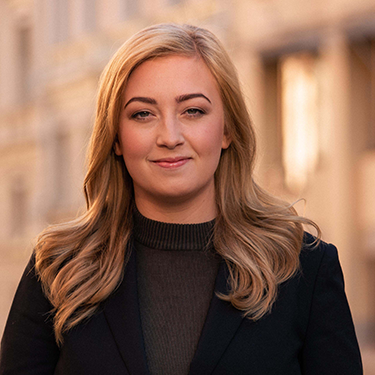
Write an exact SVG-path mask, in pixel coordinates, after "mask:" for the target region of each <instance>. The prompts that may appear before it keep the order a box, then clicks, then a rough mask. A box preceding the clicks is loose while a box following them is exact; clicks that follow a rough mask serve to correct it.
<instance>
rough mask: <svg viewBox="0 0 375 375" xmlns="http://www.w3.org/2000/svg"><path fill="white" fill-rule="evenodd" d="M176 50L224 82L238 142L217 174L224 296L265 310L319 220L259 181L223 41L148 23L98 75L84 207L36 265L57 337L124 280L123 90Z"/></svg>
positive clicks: (44, 237) (38, 251)
mask: <svg viewBox="0 0 375 375" xmlns="http://www.w3.org/2000/svg"><path fill="white" fill-rule="evenodd" d="M168 55H183V56H199V57H200V58H202V59H203V61H204V62H205V63H206V65H207V66H208V68H209V69H210V71H211V73H212V74H213V76H214V77H215V79H216V81H217V83H218V87H219V89H220V93H221V97H222V100H223V104H224V112H225V128H226V132H227V133H228V135H229V136H230V138H231V140H232V142H231V145H230V147H229V148H228V149H227V150H223V153H222V156H221V159H220V162H219V166H218V169H217V171H216V172H215V186H216V199H217V205H218V216H217V219H216V223H215V230H214V237H213V241H214V246H215V249H216V251H217V252H218V253H219V254H220V255H221V256H222V257H223V259H224V260H225V261H226V263H227V265H228V268H229V271H230V286H231V291H230V292H229V294H228V295H220V298H222V299H223V300H227V301H230V302H231V303H232V305H233V306H235V307H236V308H238V309H240V310H242V311H243V312H244V314H245V315H246V316H248V317H249V318H251V319H259V318H260V317H262V316H263V315H265V314H266V313H267V312H269V311H270V309H271V307H272V304H273V302H274V301H275V298H276V296H277V289H278V285H279V284H280V283H282V282H284V281H285V280H287V279H288V278H290V277H292V276H293V275H294V274H295V272H296V271H297V270H298V266H299V253H300V249H301V245H302V241H303V227H302V224H311V225H313V226H315V227H316V228H317V226H316V225H315V224H314V223H313V222H311V221H310V220H307V219H304V218H302V217H299V216H298V215H297V214H296V212H295V210H294V209H293V208H292V207H291V206H290V205H288V204H286V203H284V202H282V201H279V200H277V199H276V198H274V197H272V196H270V195H269V194H267V193H266V192H265V191H263V190H262V189H261V188H260V187H259V186H258V185H257V184H256V183H255V182H254V180H253V177H252V176H253V167H254V166H253V164H254V159H255V136H254V131H253V127H252V124H251V120H250V117H249V114H248V111H247V108H246V105H245V102H244V99H243V96H242V93H241V90H240V85H239V81H238V78H237V73H236V69H235V67H234V65H233V63H232V62H231V60H230V58H229V56H228V55H227V53H226V52H225V50H224V48H223V46H222V45H221V43H220V42H219V41H218V39H217V38H216V37H215V36H214V35H213V34H212V33H211V32H209V31H208V30H205V29H202V28H198V27H194V26H190V25H175V24H160V25H155V26H151V27H149V28H146V29H144V30H142V31H140V32H138V33H137V34H135V35H134V36H133V37H132V38H130V39H129V40H128V41H127V42H125V43H124V45H123V46H122V47H121V48H120V49H119V50H118V51H117V53H116V54H115V55H114V57H113V58H112V60H111V61H110V62H109V63H108V65H107V67H106V68H105V70H104V72H103V74H102V76H101V79H100V88H99V93H98V100H97V110H96V120H95V125H94V129H93V133H92V137H91V143H90V147H89V152H88V172H87V175H86V178H85V181H84V192H85V196H86V202H87V211H86V213H85V214H83V215H82V216H80V217H78V218H77V219H75V220H73V221H71V222H68V223H65V224H60V225H56V226H51V227H49V228H47V229H46V230H45V231H44V232H43V233H42V234H41V235H40V236H39V238H38V241H37V245H36V248H35V256H36V271H37V273H38V275H39V277H40V279H41V283H42V286H43V289H44V292H45V294H46V295H47V297H48V298H49V300H50V301H51V303H52V305H53V306H54V311H53V312H54V330H55V336H56V341H57V342H58V343H59V344H61V343H62V342H63V334H64V332H66V331H68V330H69V329H71V328H72V327H74V326H75V325H77V324H78V323H80V322H82V321H83V320H84V319H86V318H89V317H90V316H92V315H93V314H94V313H95V312H96V311H97V309H98V306H99V304H100V303H101V302H103V301H104V300H105V299H106V298H107V297H108V296H109V295H110V294H111V293H113V291H114V290H115V289H116V287H117V286H118V285H119V284H120V282H121V280H122V275H123V271H124V268H125V266H126V264H127V261H128V259H129V256H130V252H131V245H130V237H131V232H132V226H133V218H132V215H133V208H134V207H133V205H134V199H133V186H132V180H131V178H130V176H129V174H128V172H127V170H126V168H125V164H124V162H123V159H122V157H119V156H116V154H115V152H114V149H113V146H114V143H115V141H116V137H117V132H118V125H119V116H120V111H121V107H122V96H123V91H124V88H125V87H126V83H127V80H128V78H129V76H130V74H131V73H132V71H133V70H134V69H135V68H136V67H137V66H139V65H140V64H142V62H144V61H146V60H149V59H152V58H159V57H163V56H168ZM317 229H318V232H319V228H317Z"/></svg>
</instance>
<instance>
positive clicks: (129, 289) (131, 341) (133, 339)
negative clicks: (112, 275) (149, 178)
mask: <svg viewBox="0 0 375 375" xmlns="http://www.w3.org/2000/svg"><path fill="white" fill-rule="evenodd" d="M129 251H131V255H130V258H129V261H128V263H127V265H126V267H125V273H124V278H123V281H122V282H121V284H120V286H119V288H118V290H117V291H116V292H115V293H114V295H113V296H112V297H111V298H110V299H109V300H108V302H107V303H106V306H105V308H104V314H105V317H106V319H107V322H108V325H109V327H110V329H111V331H112V334H113V337H114V339H115V341H116V343H117V346H118V348H119V351H120V353H121V356H122V359H123V360H124V362H125V365H126V368H127V370H128V372H129V374H131V375H149V372H148V368H147V360H146V352H145V348H144V342H143V333H142V325H141V317H140V311H139V304H138V291H137V271H136V259H135V249H134V246H132V245H129Z"/></svg>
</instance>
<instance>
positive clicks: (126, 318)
mask: <svg viewBox="0 0 375 375" xmlns="http://www.w3.org/2000/svg"><path fill="white" fill-rule="evenodd" d="M228 276H229V271H228V268H227V266H226V264H225V262H224V261H222V263H221V265H220V267H219V271H218V274H217V277H216V282H215V292H219V293H223V294H226V293H228V283H227V280H228ZM104 314H105V317H106V319H107V322H108V325H109V327H110V329H111V331H112V334H113V337H114V339H115V341H116V343H117V346H118V348H119V351H120V353H121V356H122V358H123V360H124V362H125V365H126V368H127V370H128V372H129V374H131V375H149V371H148V368H147V359H146V352H145V347H144V341H143V333H142V325H141V318H140V311H139V303H138V292H137V273H136V254H135V249H134V247H133V246H132V250H131V255H130V259H129V262H128V264H127V265H126V268H125V274H124V279H123V281H122V283H121V284H120V286H119V288H118V290H117V291H116V292H115V293H114V295H113V296H112V297H111V298H110V299H109V300H108V301H107V303H106V305H105V308H104ZM242 319H243V316H242V314H241V312H240V311H239V310H237V309H235V308H234V307H233V306H232V305H231V304H230V303H229V302H225V301H222V300H221V299H219V298H218V297H217V296H216V294H214V295H213V297H212V300H211V303H210V306H209V309H208V313H207V317H206V321H205V324H204V326H203V329H202V333H201V337H200V339H199V342H198V346H197V350H196V352H195V355H194V358H193V360H192V362H191V365H190V372H189V375H208V374H211V373H212V372H213V370H214V368H215V367H216V365H217V363H218V362H219V360H220V358H221V357H222V355H223V353H224V352H225V350H226V348H227V346H228V345H229V343H230V341H231V340H232V338H233V336H234V335H235V333H236V331H237V329H238V328H239V326H240V324H241V322H242Z"/></svg>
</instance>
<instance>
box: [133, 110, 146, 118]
mask: <svg viewBox="0 0 375 375" xmlns="http://www.w3.org/2000/svg"><path fill="white" fill-rule="evenodd" d="M149 116H150V112H148V111H140V112H136V113H134V114H133V115H132V118H134V119H138V120H142V119H145V118H147V117H149Z"/></svg>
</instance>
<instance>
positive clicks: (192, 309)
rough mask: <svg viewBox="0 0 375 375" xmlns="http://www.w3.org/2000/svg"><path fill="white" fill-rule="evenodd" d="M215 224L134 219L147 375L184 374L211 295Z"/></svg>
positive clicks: (216, 258) (215, 266)
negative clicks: (148, 371)
mask: <svg viewBox="0 0 375 375" xmlns="http://www.w3.org/2000/svg"><path fill="white" fill-rule="evenodd" d="M214 223H215V221H214V220H213V221H210V222H206V223H201V224H169V223H162V222H158V221H154V220H150V219H148V218H146V217H144V216H142V215H141V214H140V213H139V212H136V213H135V217H134V239H135V247H136V259H137V281H138V298H139V306H140V315H141V322H142V330H143V337H144V344H145V350H146V357H147V362H148V367H149V370H150V374H151V375H177V374H178V375H183V374H188V372H189V366H190V363H191V360H192V359H193V356H194V353H195V350H196V347H197V344H198V341H199V337H200V334H201V331H202V328H203V325H204V321H205V318H206V315H207V311H208V307H209V304H210V301H211V298H212V296H213V293H214V285H215V279H216V275H217V271H218V267H219V263H220V257H219V256H217V255H216V254H215V252H214V249H213V246H212V233H213V227H214Z"/></svg>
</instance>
